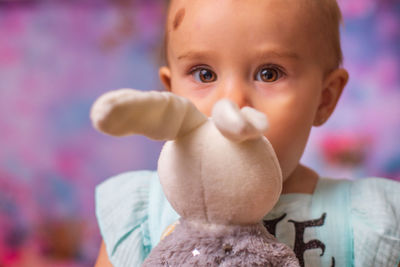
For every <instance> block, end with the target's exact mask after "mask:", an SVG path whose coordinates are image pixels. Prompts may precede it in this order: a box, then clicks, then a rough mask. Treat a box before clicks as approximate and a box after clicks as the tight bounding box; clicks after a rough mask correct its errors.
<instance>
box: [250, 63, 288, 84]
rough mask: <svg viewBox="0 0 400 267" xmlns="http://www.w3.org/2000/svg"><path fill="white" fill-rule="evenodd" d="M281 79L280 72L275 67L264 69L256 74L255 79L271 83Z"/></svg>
mask: <svg viewBox="0 0 400 267" xmlns="http://www.w3.org/2000/svg"><path fill="white" fill-rule="evenodd" d="M281 77H282V72H281V70H279V69H278V68H275V67H264V68H262V69H260V70H259V71H258V72H257V73H256V77H255V79H256V80H257V81H261V82H267V83H272V82H275V81H277V80H278V79H279V78H281Z"/></svg>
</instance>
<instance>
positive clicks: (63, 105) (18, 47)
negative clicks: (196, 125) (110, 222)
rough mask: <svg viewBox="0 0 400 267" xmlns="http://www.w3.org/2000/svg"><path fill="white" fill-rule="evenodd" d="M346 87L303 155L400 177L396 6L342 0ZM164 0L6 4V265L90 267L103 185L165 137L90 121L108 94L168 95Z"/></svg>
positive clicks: (1, 237)
mask: <svg viewBox="0 0 400 267" xmlns="http://www.w3.org/2000/svg"><path fill="white" fill-rule="evenodd" d="M340 5H341V7H342V11H343V15H344V19H345V23H344V26H343V29H342V43H343V51H344V57H345V63H344V64H345V67H346V68H347V69H348V70H349V72H350V74H351V79H350V82H349V85H348V86H347V88H346V89H345V91H344V93H343V96H342V99H341V100H340V102H339V105H338V108H337V110H336V111H335V113H334V115H333V117H332V118H331V119H330V120H329V121H328V123H326V124H325V125H324V126H323V127H319V128H316V129H314V130H313V132H312V136H311V139H310V142H309V144H308V146H307V149H306V152H305V155H304V157H303V162H304V163H306V164H308V165H310V166H311V167H313V168H315V169H316V170H318V172H319V173H321V174H323V176H329V177H339V178H340V177H346V178H352V179H362V178H363V177H369V176H379V177H387V178H390V179H393V180H398V181H400V1H399V0H341V1H340ZM164 16H165V1H163V0H158V1H157V0H154V1H152V0H141V1H140V0H136V1H130V0H92V1H89V0H87V1H78V0H75V1H72V0H69V1H67V0H65V1H62V0H52V1H44V0H19V1H17V0H14V1H11V0H10V1H4V0H0V267H3V266H29V267H33V266H93V264H94V261H95V258H96V255H97V252H98V249H99V245H100V240H101V238H100V235H99V230H98V227H97V223H96V219H95V214H94V188H95V185H96V184H98V183H100V182H102V181H103V180H105V179H106V178H107V177H110V176H113V175H115V174H117V173H121V172H125V171H129V170H137V169H155V168H156V162H157V158H158V153H159V151H160V148H161V145H162V144H161V143H158V142H152V141H149V140H147V139H145V138H142V137H129V138H111V137H108V136H105V135H102V134H99V133H97V132H96V131H94V130H93V128H92V127H91V123H90V121H89V116H88V115H89V110H90V106H91V104H92V103H93V101H94V100H95V99H96V98H97V97H98V96H99V95H100V94H102V93H104V92H106V91H109V90H111V89H117V88H121V87H131V88H138V89H143V90H160V89H162V86H161V84H160V82H159V81H158V74H157V68H158V66H159V65H160V62H161V53H160V51H161V43H162V34H163V23H164Z"/></svg>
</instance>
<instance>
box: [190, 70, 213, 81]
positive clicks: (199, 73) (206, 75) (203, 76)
mask: <svg viewBox="0 0 400 267" xmlns="http://www.w3.org/2000/svg"><path fill="white" fill-rule="evenodd" d="M191 74H192V75H193V77H194V78H195V80H196V81H198V82H201V83H211V82H214V81H215V80H217V74H215V72H213V71H212V70H209V69H206V68H197V69H194V70H193V71H192V72H191Z"/></svg>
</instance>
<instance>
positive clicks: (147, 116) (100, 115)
mask: <svg viewBox="0 0 400 267" xmlns="http://www.w3.org/2000/svg"><path fill="white" fill-rule="evenodd" d="M90 117H91V119H92V123H93V125H94V127H95V128H96V129H98V130H99V131H101V132H103V133H106V134H109V135H114V136H125V135H132V134H140V135H144V136H147V137H149V138H151V139H155V140H173V139H175V138H177V137H179V136H181V135H184V134H186V133H188V132H190V131H191V130H192V129H194V128H196V127H198V126H199V125H201V124H203V123H204V122H205V121H207V117H206V116H204V115H203V114H202V113H201V112H200V111H199V110H198V109H197V108H196V107H195V106H194V105H193V104H192V103H191V102H190V101H189V100H187V99H186V98H183V97H180V96H177V95H174V94H172V93H168V92H157V91H151V92H144V91H138V90H133V89H120V90H116V91H111V92H108V93H106V94H104V95H102V96H100V97H99V98H98V99H97V100H96V102H95V103H94V104H93V106H92V110H91V114H90Z"/></svg>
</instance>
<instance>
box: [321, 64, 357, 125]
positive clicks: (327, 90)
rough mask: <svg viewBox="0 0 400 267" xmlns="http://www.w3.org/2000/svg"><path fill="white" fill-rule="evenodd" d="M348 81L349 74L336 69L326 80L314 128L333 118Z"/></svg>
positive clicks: (343, 70)
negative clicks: (332, 115)
mask: <svg viewBox="0 0 400 267" xmlns="http://www.w3.org/2000/svg"><path fill="white" fill-rule="evenodd" d="M348 79H349V74H348V72H347V71H346V70H345V69H342V68H338V69H335V70H334V71H332V72H331V73H329V75H328V76H327V77H326V78H325V80H324V83H323V89H322V92H321V95H320V103H319V106H318V110H317V113H316V114H315V118H314V123H313V125H314V126H321V125H322V124H324V123H325V122H326V121H327V120H328V118H329V117H330V116H331V114H332V113H333V111H334V110H335V107H336V104H337V102H338V101H339V98H340V96H341V94H342V92H343V89H344V87H345V86H346V84H347V81H348Z"/></svg>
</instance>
